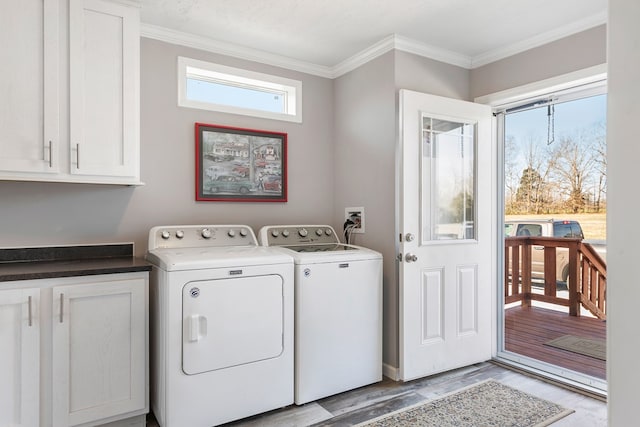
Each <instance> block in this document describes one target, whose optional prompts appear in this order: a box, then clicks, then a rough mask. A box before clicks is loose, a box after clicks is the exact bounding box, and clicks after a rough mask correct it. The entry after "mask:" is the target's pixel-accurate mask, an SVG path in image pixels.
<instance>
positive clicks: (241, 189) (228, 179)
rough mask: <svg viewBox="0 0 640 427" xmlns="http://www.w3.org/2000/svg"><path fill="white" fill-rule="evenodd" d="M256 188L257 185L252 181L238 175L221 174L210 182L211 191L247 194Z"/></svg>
mask: <svg viewBox="0 0 640 427" xmlns="http://www.w3.org/2000/svg"><path fill="white" fill-rule="evenodd" d="M255 190H256V188H255V185H254V184H253V183H252V182H251V181H248V180H246V179H244V178H241V177H237V176H231V175H221V176H219V177H217V178H216V179H214V180H212V181H210V182H209V192H210V193H220V192H229V193H240V194H247V193H249V192H250V191H255Z"/></svg>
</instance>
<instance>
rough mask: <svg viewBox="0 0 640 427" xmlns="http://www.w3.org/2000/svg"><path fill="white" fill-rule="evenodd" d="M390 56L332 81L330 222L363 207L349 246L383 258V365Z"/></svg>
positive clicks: (391, 186)
mask: <svg viewBox="0 0 640 427" xmlns="http://www.w3.org/2000/svg"><path fill="white" fill-rule="evenodd" d="M393 70H394V53H393V52H389V53H387V54H385V55H383V56H381V57H379V58H376V59H375V60H373V61H371V62H369V63H367V64H365V65H363V66H362V67H360V68H358V69H356V70H354V71H351V72H350V73H347V74H345V75H343V76H342V77H339V78H338V79H336V80H335V88H334V97H335V105H334V120H335V133H334V135H335V152H334V162H335V163H334V174H335V177H336V181H335V188H334V191H335V193H334V202H335V221H336V222H337V223H342V222H343V221H344V208H345V207H349V206H355V207H357V206H363V207H364V208H365V234H357V235H355V239H356V240H355V243H356V244H358V245H363V246H368V247H370V248H372V249H375V250H377V251H379V252H381V253H382V255H383V259H384V266H383V275H384V279H383V281H384V310H383V319H384V320H383V322H384V327H383V335H384V352H383V360H384V361H385V363H390V364H392V365H394V366H395V365H396V364H395V360H396V352H397V351H396V345H395V343H396V342H397V310H396V308H397V285H396V282H397V281H396V278H395V249H394V235H395V230H394V218H395V205H396V204H395V138H396V136H395V123H396V119H395V88H394V85H393Z"/></svg>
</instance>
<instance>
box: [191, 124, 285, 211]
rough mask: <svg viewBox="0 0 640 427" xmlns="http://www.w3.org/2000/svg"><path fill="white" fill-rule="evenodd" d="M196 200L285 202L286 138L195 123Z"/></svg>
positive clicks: (274, 134)
mask: <svg viewBox="0 0 640 427" xmlns="http://www.w3.org/2000/svg"><path fill="white" fill-rule="evenodd" d="M195 131H196V168H195V169H196V200H197V201H203V202H222V201H224V202H286V201H287V134H286V133H282V132H272V131H265V130H255V129H244V128H237V127H231V126H222V125H213V124H206V123H196V125H195Z"/></svg>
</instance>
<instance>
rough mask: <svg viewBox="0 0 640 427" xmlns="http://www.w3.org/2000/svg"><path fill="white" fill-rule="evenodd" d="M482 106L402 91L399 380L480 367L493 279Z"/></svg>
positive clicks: (487, 134)
mask: <svg viewBox="0 0 640 427" xmlns="http://www.w3.org/2000/svg"><path fill="white" fill-rule="evenodd" d="M494 146H495V144H494V143H493V142H492V139H491V110H490V108H489V107H487V106H484V105H480V104H474V103H470V102H464V101H459V100H453V99H449V98H443V97H438V96H433V95H427V94H423V93H418V92H412V91H407V90H401V91H400V152H399V156H400V159H399V160H400V168H399V170H400V176H399V185H400V193H399V194H400V203H399V206H400V212H399V215H398V218H399V224H398V230H399V238H400V243H399V253H400V254H401V256H402V259H401V260H400V264H399V265H400V268H399V273H400V377H401V379H403V380H410V379H413V378H419V377H422V376H426V375H431V374H434V373H437V372H442V371H447V370H450V369H454V368H458V367H461V366H466V365H469V364H472V363H477V362H480V361H484V360H488V359H489V358H491V353H492V328H491V325H492V321H491V319H492V318H493V310H494V309H495V305H494V301H495V298H494V294H495V291H494V289H495V286H494V285H493V282H495V278H496V268H497V267H496V262H495V261H496V259H495V254H496V239H495V223H496V221H495V209H494V206H495V193H496V185H495V179H494V177H495V172H493V171H494V170H495V167H496V164H495V159H496V156H495V155H494V153H495V149H494Z"/></svg>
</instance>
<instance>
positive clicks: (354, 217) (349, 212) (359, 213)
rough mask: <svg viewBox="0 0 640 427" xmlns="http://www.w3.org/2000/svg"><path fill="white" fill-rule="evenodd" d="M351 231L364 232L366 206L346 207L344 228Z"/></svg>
mask: <svg viewBox="0 0 640 427" xmlns="http://www.w3.org/2000/svg"><path fill="white" fill-rule="evenodd" d="M347 228H349V230H350V232H351V233H358V234H364V207H359V208H345V209H344V229H345V231H347Z"/></svg>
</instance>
